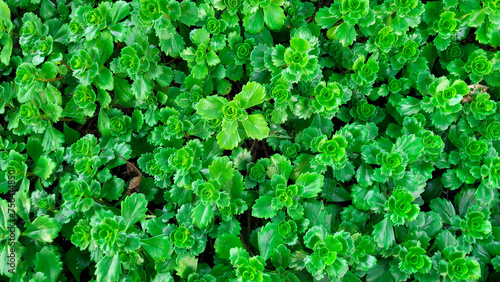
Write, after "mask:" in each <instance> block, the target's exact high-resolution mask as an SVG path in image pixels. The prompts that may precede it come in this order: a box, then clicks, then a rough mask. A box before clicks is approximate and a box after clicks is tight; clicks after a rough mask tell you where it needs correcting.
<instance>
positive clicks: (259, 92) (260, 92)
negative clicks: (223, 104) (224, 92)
mask: <svg viewBox="0 0 500 282" xmlns="http://www.w3.org/2000/svg"><path fill="white" fill-rule="evenodd" d="M265 97H266V89H265V88H264V86H262V85H261V84H259V83H257V82H254V81H252V82H249V83H247V84H245V85H244V86H243V88H242V89H241V92H240V93H238V94H237V95H236V96H235V97H234V100H236V101H238V102H239V103H240V106H241V108H243V109H248V108H251V107H253V106H256V105H258V104H261V103H262V102H264V99H265Z"/></svg>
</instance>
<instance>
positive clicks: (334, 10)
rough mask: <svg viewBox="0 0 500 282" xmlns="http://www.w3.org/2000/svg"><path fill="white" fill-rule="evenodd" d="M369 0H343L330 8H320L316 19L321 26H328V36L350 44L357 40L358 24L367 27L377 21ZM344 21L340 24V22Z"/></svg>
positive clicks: (345, 44) (343, 43)
mask: <svg viewBox="0 0 500 282" xmlns="http://www.w3.org/2000/svg"><path fill="white" fill-rule="evenodd" d="M369 8H370V1H368V0H343V1H338V2H335V3H333V4H332V5H331V6H330V7H329V8H327V7H323V8H320V9H319V11H318V12H317V13H316V16H315V21H316V23H317V24H318V25H319V26H320V27H321V28H327V29H328V31H327V33H326V35H327V37H328V38H330V39H334V40H338V41H340V43H342V45H343V46H349V45H351V44H352V43H354V41H355V40H356V37H357V34H356V25H358V26H360V27H362V28H366V27H369V26H370V25H372V24H374V23H375V16H374V13H373V12H370V9H369ZM340 21H342V22H341V23H340V24H338V22H340Z"/></svg>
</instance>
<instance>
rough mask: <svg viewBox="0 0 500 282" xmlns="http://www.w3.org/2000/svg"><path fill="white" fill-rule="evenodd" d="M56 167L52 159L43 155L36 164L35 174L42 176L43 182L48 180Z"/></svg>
mask: <svg viewBox="0 0 500 282" xmlns="http://www.w3.org/2000/svg"><path fill="white" fill-rule="evenodd" d="M56 166H57V164H56V163H55V162H54V161H53V160H52V159H51V158H49V157H47V156H46V155H43V156H41V157H40V158H39V159H38V161H37V162H36V165H35V168H34V169H33V173H34V174H36V175H38V176H40V178H42V179H43V180H47V179H48V178H49V176H50V175H51V174H52V172H53V171H54V169H55V168H56Z"/></svg>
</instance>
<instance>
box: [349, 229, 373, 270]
mask: <svg viewBox="0 0 500 282" xmlns="http://www.w3.org/2000/svg"><path fill="white" fill-rule="evenodd" d="M352 238H353V242H354V246H355V247H354V252H353V253H352V255H351V257H352V260H353V261H354V263H356V265H357V266H358V268H359V269H361V270H364V271H367V270H369V269H371V268H372V267H373V266H374V265H375V263H376V262H377V259H376V258H375V256H373V254H374V253H375V243H374V242H373V238H372V237H370V236H368V235H361V234H359V233H357V234H354V235H353V236H352Z"/></svg>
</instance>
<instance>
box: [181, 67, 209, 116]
mask: <svg viewBox="0 0 500 282" xmlns="http://www.w3.org/2000/svg"><path fill="white" fill-rule="evenodd" d="M203 84H204V83H203V81H202V80H199V79H195V78H194V77H193V76H192V75H189V76H187V77H186V79H185V80H184V83H183V85H182V87H181V90H180V94H179V96H177V97H176V98H175V103H176V104H177V106H179V107H180V108H182V109H183V112H184V113H185V114H191V113H192V112H193V111H195V109H194V105H196V104H197V103H198V102H199V101H200V100H201V99H202V98H203V97H204V96H205V95H204V94H205V90H204V88H203Z"/></svg>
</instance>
